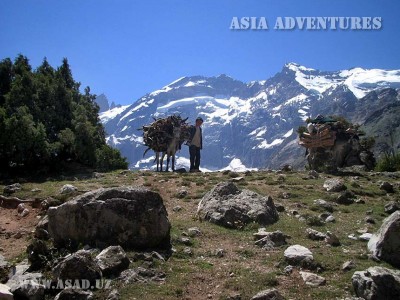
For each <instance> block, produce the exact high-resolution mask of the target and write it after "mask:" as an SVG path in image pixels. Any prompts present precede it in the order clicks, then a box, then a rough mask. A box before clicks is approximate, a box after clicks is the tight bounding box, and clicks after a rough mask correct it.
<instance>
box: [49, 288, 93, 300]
mask: <svg viewBox="0 0 400 300" xmlns="http://www.w3.org/2000/svg"><path fill="white" fill-rule="evenodd" d="M71 299H74V300H91V299H94V298H93V293H92V292H90V291H85V290H78V289H70V288H69V289H65V290H62V291H61V292H60V293H58V294H57V296H56V297H55V298H54V300H71Z"/></svg>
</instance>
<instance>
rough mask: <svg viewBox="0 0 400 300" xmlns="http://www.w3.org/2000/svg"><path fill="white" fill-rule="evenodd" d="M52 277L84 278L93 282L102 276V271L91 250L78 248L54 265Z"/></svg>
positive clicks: (57, 278) (64, 278)
mask: <svg viewBox="0 0 400 300" xmlns="http://www.w3.org/2000/svg"><path fill="white" fill-rule="evenodd" d="M53 277H54V279H55V280H59V279H61V280H67V279H71V278H73V279H74V280H76V279H79V280H80V279H86V280H89V282H91V283H93V282H95V281H96V279H101V278H102V273H101V269H100V267H99V266H98V265H97V263H96V261H95V260H94V259H93V257H92V255H91V252H90V251H85V250H79V251H78V252H75V253H74V254H72V255H69V256H67V257H66V258H65V259H64V260H62V261H61V262H60V263H59V264H57V265H56V266H55V267H54V269H53Z"/></svg>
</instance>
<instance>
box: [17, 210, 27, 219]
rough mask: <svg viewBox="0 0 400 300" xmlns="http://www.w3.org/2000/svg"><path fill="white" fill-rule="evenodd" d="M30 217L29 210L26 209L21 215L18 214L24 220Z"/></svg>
mask: <svg viewBox="0 0 400 300" xmlns="http://www.w3.org/2000/svg"><path fill="white" fill-rule="evenodd" d="M27 215H29V209H27V208H25V209H24V210H23V211H22V212H21V213H19V214H18V216H19V217H21V218H24V217H26V216H27Z"/></svg>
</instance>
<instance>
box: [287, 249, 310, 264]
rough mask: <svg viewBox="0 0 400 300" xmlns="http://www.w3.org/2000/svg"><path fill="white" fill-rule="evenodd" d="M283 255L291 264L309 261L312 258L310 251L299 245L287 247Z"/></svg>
mask: <svg viewBox="0 0 400 300" xmlns="http://www.w3.org/2000/svg"><path fill="white" fill-rule="evenodd" d="M283 255H284V257H285V259H286V261H287V262H288V263H290V264H292V265H298V264H301V263H302V262H304V261H307V262H310V261H313V260H314V257H313V255H312V253H311V251H310V250H309V249H307V248H306V247H303V246H301V245H293V246H290V247H288V248H287V249H286V250H285V252H284V254H283Z"/></svg>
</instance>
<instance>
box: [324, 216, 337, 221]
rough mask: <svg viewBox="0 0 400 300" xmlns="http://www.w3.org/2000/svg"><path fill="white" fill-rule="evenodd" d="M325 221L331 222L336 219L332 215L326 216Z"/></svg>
mask: <svg viewBox="0 0 400 300" xmlns="http://www.w3.org/2000/svg"><path fill="white" fill-rule="evenodd" d="M325 222H326V223H333V222H336V219H335V217H334V216H328V217H327V218H326V219H325Z"/></svg>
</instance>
